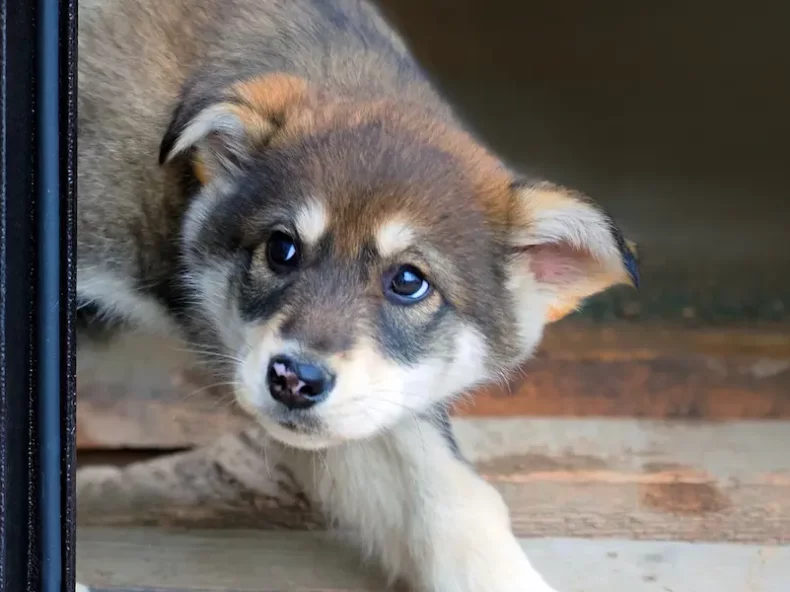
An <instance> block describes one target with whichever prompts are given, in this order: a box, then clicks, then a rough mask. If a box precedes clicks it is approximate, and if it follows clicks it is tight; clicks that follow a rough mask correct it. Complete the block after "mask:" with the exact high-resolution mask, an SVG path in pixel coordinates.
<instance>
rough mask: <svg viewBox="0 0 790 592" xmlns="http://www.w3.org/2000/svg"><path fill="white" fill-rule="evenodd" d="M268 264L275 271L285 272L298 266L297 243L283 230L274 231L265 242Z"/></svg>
mask: <svg viewBox="0 0 790 592" xmlns="http://www.w3.org/2000/svg"><path fill="white" fill-rule="evenodd" d="M266 257H267V259H268V260H269V266H270V267H271V268H272V270H273V271H275V272H276V273H287V272H289V271H293V270H294V269H296V268H297V267H298V266H299V259H300V253H299V245H298V244H297V243H296V240H295V239H293V238H291V237H290V236H288V235H287V234H285V233H284V232H280V231H275V232H273V233H272V235H271V236H270V237H269V242H268V243H267V244H266Z"/></svg>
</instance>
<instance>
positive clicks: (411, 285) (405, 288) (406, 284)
mask: <svg viewBox="0 0 790 592" xmlns="http://www.w3.org/2000/svg"><path fill="white" fill-rule="evenodd" d="M384 291H385V293H386V295H387V297H388V298H389V299H390V300H391V301H393V302H395V303H396V304H414V303H416V302H420V301H421V300H424V299H425V298H426V297H427V296H428V294H430V293H431V284H430V283H428V280H426V279H425V276H423V274H422V272H421V271H420V270H419V269H417V268H416V267H414V266H413V265H401V266H400V267H396V268H395V269H393V270H391V271H390V272H389V273H388V274H387V275H386V276H385V278H384Z"/></svg>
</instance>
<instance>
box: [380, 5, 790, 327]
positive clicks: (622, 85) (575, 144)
mask: <svg viewBox="0 0 790 592" xmlns="http://www.w3.org/2000/svg"><path fill="white" fill-rule="evenodd" d="M379 4H380V5H381V6H382V7H383V8H384V9H385V10H386V12H387V14H388V15H390V18H391V19H393V21H394V22H396V23H397V24H398V26H399V28H400V30H401V31H402V32H403V34H404V35H405V36H406V37H407V38H408V39H409V41H410V43H411V46H412V48H413V50H414V51H415V53H416V54H417V55H418V56H419V57H420V58H421V60H422V61H423V63H424V64H425V66H426V67H427V68H428V70H429V71H430V72H431V73H432V74H433V76H434V78H435V79H436V80H437V82H438V83H439V85H440V86H441V87H442V89H443V90H444V91H445V93H446V94H447V95H448V96H449V97H450V98H451V99H452V100H453V101H454V102H455V104H456V105H457V107H458V109H459V111H460V112H461V113H462V114H463V115H464V116H465V117H466V119H467V121H468V122H469V123H470V124H471V126H472V127H473V128H474V129H475V130H476V131H477V132H478V133H479V135H480V136H481V137H482V138H483V139H485V140H486V141H487V142H488V143H489V144H490V145H491V146H492V147H494V148H495V150H496V151H498V152H499V153H500V154H502V155H503V156H504V157H505V158H507V159H508V160H509V161H510V162H512V163H513V164H514V165H515V166H516V167H518V168H520V169H521V170H522V171H524V172H535V173H537V174H539V175H540V176H544V177H547V178H549V179H550V180H554V181H558V182H560V183H565V184H568V185H571V186H573V187H576V188H579V189H582V190H584V191H586V192H588V193H589V194H590V195H592V196H593V197H594V198H595V199H596V200H597V201H599V202H600V203H602V204H603V205H604V206H605V207H607V208H608V209H609V210H610V212H611V213H612V214H613V215H614V216H615V218H616V219H617V220H618V222H620V223H621V224H622V226H623V227H624V228H625V230H626V232H627V234H628V235H629V236H630V237H631V238H633V239H634V240H636V241H637V242H638V244H639V247H640V254H641V256H642V269H643V274H642V275H643V289H642V291H641V292H640V293H639V294H635V293H634V292H632V291H630V290H618V291H616V292H612V293H610V294H608V295H607V296H606V297H604V298H601V299H598V300H597V301H596V302H595V303H594V305H593V306H591V307H588V308H587V310H586V314H587V315H589V316H594V317H596V318H610V319H612V318H617V319H631V320H648V319H659V320H662V321H666V320H672V321H682V322H690V321H697V322H700V323H726V322H769V321H780V320H787V318H788V315H790V273H788V272H790V185H789V184H788V182H787V173H788V163H790V143H789V142H788V138H790V111H788V105H790V36H789V35H788V31H789V30H790V29H789V28H788V27H789V26H790V3H787V2H783V1H782V0H760V1H759V2H757V3H753V4H750V5H749V8H748V10H747V9H746V8H745V6H744V5H742V4H738V3H722V2H717V1H715V0H694V1H693V2H677V1H670V2H660V3H659V2H623V1H613V0H603V1H599V2H585V1H583V0H564V1H561V2H557V1H554V0H531V1H529V2H524V1H520V2H516V1H505V0H489V1H487V2H481V1H479V0H379Z"/></svg>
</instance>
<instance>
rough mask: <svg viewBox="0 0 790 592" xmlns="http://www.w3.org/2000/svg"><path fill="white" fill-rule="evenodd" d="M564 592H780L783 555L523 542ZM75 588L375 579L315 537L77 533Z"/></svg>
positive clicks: (279, 587)
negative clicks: (79, 585) (77, 583)
mask: <svg viewBox="0 0 790 592" xmlns="http://www.w3.org/2000/svg"><path fill="white" fill-rule="evenodd" d="M522 546H523V547H524V549H525V550H526V551H527V553H528V555H529V557H530V559H531V560H532V562H533V564H534V565H535V566H536V568H537V569H538V570H539V571H540V572H541V573H543V574H544V575H545V577H546V579H547V580H548V582H549V583H550V584H552V585H553V586H554V587H556V588H557V589H558V590H562V591H563V592H654V591H665V592H666V591H669V592H714V591H715V592H785V591H786V589H787V582H788V581H790V547H769V546H752V545H732V544H729V545H710V544H691V543H665V542H655V541H645V542H633V541H621V540H606V541H589V540H569V539H525V540H522ZM77 574H78V578H79V580H80V581H81V582H84V583H87V584H89V585H92V586H95V587H96V589H100V590H107V591H110V590H111V591H113V592H116V591H117V592H164V591H165V590H167V591H168V592H187V591H191V592H296V591H298V592H351V591H353V592H374V591H375V592H378V591H381V590H384V589H385V587H384V585H383V582H382V579H381V578H380V577H378V575H377V574H376V573H375V572H374V571H373V570H372V569H366V568H364V567H363V566H361V565H360V563H359V561H358V560H357V559H356V557H355V556H354V555H353V554H351V553H349V552H347V551H346V550H344V549H343V548H341V547H340V546H339V545H337V544H336V543H335V542H334V541H333V540H331V539H330V538H329V537H327V536H326V535H324V534H322V533H288V532H282V531H280V532H271V531H269V532H265V531H263V532H251V531H197V532H189V533H186V532H177V531H165V530H161V529H139V528H134V529H127V528H104V529H94V528H90V529H88V528H84V529H79V530H78V533H77Z"/></svg>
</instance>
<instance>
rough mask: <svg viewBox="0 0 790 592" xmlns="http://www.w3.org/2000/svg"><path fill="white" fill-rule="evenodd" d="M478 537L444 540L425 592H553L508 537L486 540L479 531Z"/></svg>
mask: <svg viewBox="0 0 790 592" xmlns="http://www.w3.org/2000/svg"><path fill="white" fill-rule="evenodd" d="M482 530H485V529H482ZM478 534H479V535H480V536H464V537H458V538H456V539H455V540H453V541H450V540H446V541H445V546H444V548H443V550H441V551H440V550H438V549H437V550H436V551H435V553H434V556H433V565H432V566H431V568H430V571H429V573H430V577H429V578H428V582H427V583H426V584H427V585H425V586H424V589H425V590H431V591H432V592H556V591H555V590H554V589H553V588H552V587H551V586H549V585H548V584H547V583H546V581H545V580H544V579H543V577H542V576H541V575H540V574H539V573H538V572H537V571H536V570H535V568H533V567H532V565H531V564H530V562H529V560H528V559H527V557H526V555H525V554H524V552H523V551H522V549H521V546H520V545H519V544H518V541H517V540H516V539H515V537H513V535H512V534H510V533H509V532H507V533H502V534H501V535H500V536H496V537H490V536H486V535H485V533H480V529H479V530H478ZM489 534H490V533H489Z"/></svg>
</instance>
